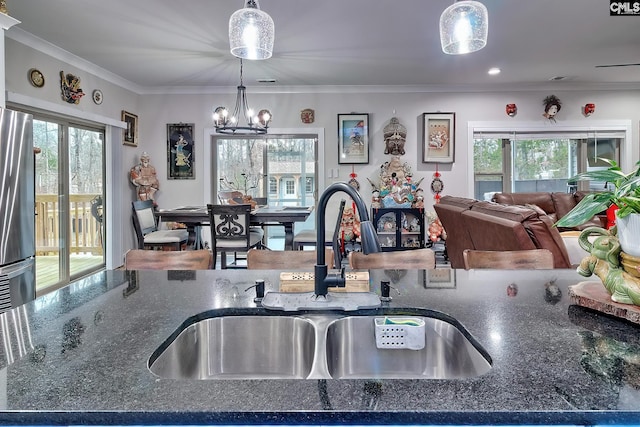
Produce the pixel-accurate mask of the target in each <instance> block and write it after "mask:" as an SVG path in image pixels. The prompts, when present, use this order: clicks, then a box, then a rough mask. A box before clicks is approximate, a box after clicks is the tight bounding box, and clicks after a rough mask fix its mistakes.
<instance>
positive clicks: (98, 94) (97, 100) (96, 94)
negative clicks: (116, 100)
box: [91, 89, 102, 105]
mask: <svg viewBox="0 0 640 427" xmlns="http://www.w3.org/2000/svg"><path fill="white" fill-rule="evenodd" d="M91 97H92V98H93V103H94V104H97V105H100V104H102V91H101V90H100V89H96V90H94V91H93V93H92V94H91Z"/></svg>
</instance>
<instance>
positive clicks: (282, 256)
mask: <svg viewBox="0 0 640 427" xmlns="http://www.w3.org/2000/svg"><path fill="white" fill-rule="evenodd" d="M324 254H325V260H326V262H327V266H328V267H329V268H333V249H331V248H325V251H324ZM316 261H317V260H316V251H277V250H266V251H265V250H258V249H251V250H250V251H249V252H247V268H248V269H250V270H291V269H305V270H306V269H309V270H313V267H314V266H315V265H316Z"/></svg>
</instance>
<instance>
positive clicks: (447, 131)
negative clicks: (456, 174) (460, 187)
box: [422, 113, 456, 163]
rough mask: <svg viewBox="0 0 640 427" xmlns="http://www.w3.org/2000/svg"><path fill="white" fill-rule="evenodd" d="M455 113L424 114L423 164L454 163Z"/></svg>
mask: <svg viewBox="0 0 640 427" xmlns="http://www.w3.org/2000/svg"><path fill="white" fill-rule="evenodd" d="M455 128H456V114H455V113H424V114H422V135H423V136H422V162H423V163H453V161H454V153H455Z"/></svg>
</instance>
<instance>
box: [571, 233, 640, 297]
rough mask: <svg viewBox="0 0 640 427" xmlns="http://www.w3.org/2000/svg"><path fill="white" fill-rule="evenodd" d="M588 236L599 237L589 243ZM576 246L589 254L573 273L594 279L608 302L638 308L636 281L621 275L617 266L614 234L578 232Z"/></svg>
mask: <svg viewBox="0 0 640 427" xmlns="http://www.w3.org/2000/svg"><path fill="white" fill-rule="evenodd" d="M592 234H596V235H599V237H597V238H596V239H595V240H594V241H593V243H591V242H590V241H589V236H591V235H592ZM578 243H579V244H580V247H581V248H582V249H584V250H585V251H587V252H589V254H590V255H589V256H587V257H585V258H583V259H582V262H580V266H579V267H578V269H577V272H578V273H579V274H581V275H583V276H585V277H589V276H591V275H592V274H595V275H596V276H598V277H599V278H600V280H602V284H603V285H604V287H605V288H606V289H607V292H608V293H609V294H610V295H611V300H612V301H615V302H618V303H621V304H633V305H640V279H639V278H636V277H633V276H632V275H630V274H629V273H627V272H625V271H624V269H623V268H622V266H621V265H620V250H621V248H620V241H619V240H618V238H617V237H616V235H615V234H614V232H611V231H609V230H605V229H604V228H600V227H589V228H586V229H585V230H584V231H582V233H580V237H579V238H578Z"/></svg>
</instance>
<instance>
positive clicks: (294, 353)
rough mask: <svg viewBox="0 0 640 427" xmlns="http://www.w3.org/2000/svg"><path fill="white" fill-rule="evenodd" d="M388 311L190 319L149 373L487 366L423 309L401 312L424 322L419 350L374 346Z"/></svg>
mask: <svg viewBox="0 0 640 427" xmlns="http://www.w3.org/2000/svg"><path fill="white" fill-rule="evenodd" d="M386 310H387V311H389V310H390V309H386ZM391 310H392V309H391ZM387 311H384V310H376V311H373V312H375V313H376V314H375V315H349V316H345V315H341V314H335V313H331V314H326V313H321V314H320V313H309V314H296V315H244V313H243V315H221V316H219V317H209V318H205V319H203V320H199V319H201V318H200V317H199V316H197V319H196V318H194V319H192V320H191V321H187V322H185V323H184V324H183V325H182V326H181V327H180V328H179V329H178V330H176V331H175V332H174V333H173V334H172V336H171V337H169V338H168V339H167V340H166V341H165V342H164V343H163V344H162V345H161V346H160V347H159V348H158V349H157V350H156V351H155V352H154V353H153V354H152V355H151V357H150V358H149V369H150V370H151V372H153V373H154V374H155V375H157V376H159V377H162V378H173V379H197V380H207V379H212V380H223V379H231V380H242V379H456V378H458V379H459V378H469V377H475V376H479V375H482V374H484V373H486V372H487V371H489V369H491V358H490V357H489V356H488V354H487V353H486V351H484V349H482V347H481V346H480V345H479V344H478V343H477V342H476V341H475V339H474V338H473V337H472V336H471V335H470V334H469V333H468V332H467V331H466V330H465V329H464V327H463V326H462V325H460V324H459V323H458V322H456V321H455V320H454V319H451V318H449V317H448V316H447V315H444V314H443V313H439V314H437V315H435V314H433V313H436V312H433V311H429V310H425V309H415V310H414V312H412V313H407V312H406V310H405V311H403V312H402V313H401V314H402V315H407V316H409V315H410V316H411V317H412V318H414V319H415V318H419V319H421V320H424V322H425V328H424V334H425V342H426V345H425V346H424V348H422V349H421V350H409V349H397V348H393V349H388V348H385V349H379V348H377V346H376V339H375V325H374V319H375V318H376V317H381V316H385V315H386V314H387ZM388 314H394V317H398V313H397V312H396V313H393V312H392V311H389V313H388ZM441 319H450V322H447V321H445V320H441Z"/></svg>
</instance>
